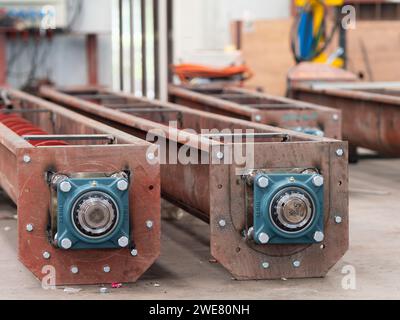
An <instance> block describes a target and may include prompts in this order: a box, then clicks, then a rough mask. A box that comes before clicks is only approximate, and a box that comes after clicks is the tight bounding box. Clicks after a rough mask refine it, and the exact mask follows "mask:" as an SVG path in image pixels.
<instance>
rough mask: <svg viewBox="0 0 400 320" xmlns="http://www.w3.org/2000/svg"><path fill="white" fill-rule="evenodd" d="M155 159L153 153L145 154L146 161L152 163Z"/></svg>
mask: <svg viewBox="0 0 400 320" xmlns="http://www.w3.org/2000/svg"><path fill="white" fill-rule="evenodd" d="M155 158H156V156H155V155H154V153H152V152H150V153H148V154H147V160H150V161H153V160H154V159H155Z"/></svg>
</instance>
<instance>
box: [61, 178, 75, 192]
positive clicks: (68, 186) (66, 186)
mask: <svg viewBox="0 0 400 320" xmlns="http://www.w3.org/2000/svg"><path fill="white" fill-rule="evenodd" d="M71 189H72V186H71V183H69V182H68V181H62V182H61V183H60V190H61V191H62V192H65V193H67V192H70V191H71Z"/></svg>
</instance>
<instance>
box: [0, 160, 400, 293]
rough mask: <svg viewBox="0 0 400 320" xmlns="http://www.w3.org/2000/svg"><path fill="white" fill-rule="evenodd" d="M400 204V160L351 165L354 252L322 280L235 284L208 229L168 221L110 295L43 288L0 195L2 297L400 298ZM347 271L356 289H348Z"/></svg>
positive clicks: (193, 221) (87, 289)
mask: <svg viewBox="0 0 400 320" xmlns="http://www.w3.org/2000/svg"><path fill="white" fill-rule="evenodd" d="M399 199H400V160H388V159H369V160H368V159H364V160H362V161H361V162H360V163H359V164H357V165H351V166H350V222H351V225H350V250H349V251H348V253H347V254H346V255H345V257H344V258H343V259H342V260H340V261H339V262H338V263H337V264H336V266H335V267H334V268H333V269H332V270H331V271H330V272H329V274H328V275H327V277H326V278H324V279H303V280H284V279H283V280H276V281H246V282H241V281H235V280H233V279H232V278H231V276H230V275H229V273H228V272H226V271H225V270H224V269H223V268H222V267H221V266H220V265H218V264H217V263H215V262H214V261H213V260H212V259H211V257H210V254H209V246H208V239H209V238H208V226H207V225H206V224H204V223H202V222H200V221H198V220H196V219H194V218H192V217H190V216H186V217H184V218H183V219H182V220H179V221H174V222H168V221H163V228H162V231H163V232H162V253H161V257H160V259H159V260H158V262H157V263H156V264H154V265H153V266H152V267H151V268H150V270H148V272H147V273H146V274H145V275H144V276H143V277H142V278H141V280H139V281H138V282H137V283H135V284H131V285H124V286H123V287H122V288H120V289H110V290H109V292H108V293H105V294H104V293H100V286H74V287H73V288H75V289H79V290H80V291H79V290H76V291H79V292H76V291H73V292H75V293H71V290H70V289H69V290H67V291H68V292H69V293H68V292H66V291H64V288H58V289H56V290H43V289H42V288H41V285H40V282H39V281H37V280H36V279H35V278H34V277H33V276H32V274H31V273H30V272H29V271H28V270H27V269H25V268H24V267H23V266H22V264H21V263H20V262H19V261H18V259H17V254H16V247H17V235H16V220H15V217H14V218H13V215H15V213H16V210H15V208H14V207H13V206H12V205H11V204H10V203H9V202H8V201H7V200H6V199H5V198H4V196H0V252H1V253H0V299H150V300H155V299H399V298H400V219H399V217H400V207H399V205H398V203H399ZM348 266H351V267H350V268H352V267H353V268H354V270H355V272H356V277H355V280H356V283H355V285H356V288H355V289H349V290H345V289H344V288H343V286H342V282H346V281H344V280H343V279H344V277H345V275H344V274H342V271H346V270H350V269H348V268H349V267H348ZM345 279H346V278H345ZM346 283H347V282H346ZM353 284H354V283H353Z"/></svg>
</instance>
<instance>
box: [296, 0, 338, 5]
mask: <svg viewBox="0 0 400 320" xmlns="http://www.w3.org/2000/svg"><path fill="white" fill-rule="evenodd" d="M322 1H323V2H324V4H325V5H327V6H331V7H336V6H342V5H343V4H344V0H322ZM317 2H320V1H319V0H295V5H296V7H305V6H306V5H307V4H309V3H311V4H312V3H317Z"/></svg>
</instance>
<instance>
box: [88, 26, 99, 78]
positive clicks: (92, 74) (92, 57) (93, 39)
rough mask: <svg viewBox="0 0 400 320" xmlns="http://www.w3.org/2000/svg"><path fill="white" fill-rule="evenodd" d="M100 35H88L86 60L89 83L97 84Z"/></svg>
mask: <svg viewBox="0 0 400 320" xmlns="http://www.w3.org/2000/svg"><path fill="white" fill-rule="evenodd" d="M98 59H99V58H98V37H97V34H88V35H87V36H86V61H87V78H88V79H87V80H88V84H89V85H92V86H94V85H97V84H98V81H99V79H98V78H99V76H98Z"/></svg>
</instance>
